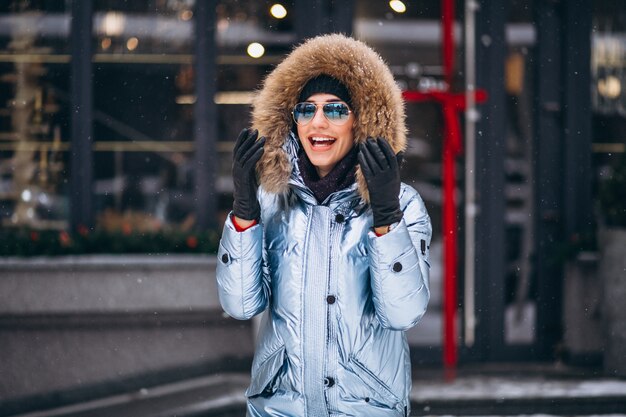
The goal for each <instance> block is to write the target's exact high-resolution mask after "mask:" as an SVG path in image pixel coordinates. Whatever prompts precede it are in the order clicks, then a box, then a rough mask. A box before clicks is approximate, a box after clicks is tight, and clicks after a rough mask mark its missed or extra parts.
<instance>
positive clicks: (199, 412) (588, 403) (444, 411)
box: [20, 365, 626, 417]
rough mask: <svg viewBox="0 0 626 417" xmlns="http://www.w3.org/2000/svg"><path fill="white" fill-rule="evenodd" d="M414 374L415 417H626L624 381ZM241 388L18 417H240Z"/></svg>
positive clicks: (529, 374) (123, 398) (234, 383)
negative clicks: (449, 376)
mask: <svg viewBox="0 0 626 417" xmlns="http://www.w3.org/2000/svg"><path fill="white" fill-rule="evenodd" d="M416 371H417V373H418V377H417V378H416V379H415V380H414V382H413V390H412V392H411V403H412V415H414V416H470V415H473V416H477V415H480V416H505V415H506V416H535V417H546V416H551V415H554V416H557V415H560V416H564V415H567V416H600V415H602V416H613V417H617V416H619V417H626V379H617V378H607V377H601V376H588V375H587V373H585V372H582V371H579V370H574V371H572V370H569V369H565V368H563V369H558V367H557V368H555V367H554V366H548V367H535V368H533V367H532V365H516V366H506V365H504V366H493V365H489V366H487V367H474V368H467V369H462V370H460V371H459V372H458V373H457V375H456V377H455V378H454V379H450V380H447V379H446V378H445V376H444V374H443V372H442V371H441V370H432V369H431V370H425V371H422V370H416ZM247 384H248V375H247V374H220V375H214V376H208V377H204V378H197V379H191V380H187V381H183V382H179V383H175V384H170V385H165V386H160V387H154V388H150V389H142V390H139V391H136V392H130V393H127V394H124V395H118V396H114V397H109V398H103V399H100V400H97V401H92V402H87V403H82V404H77V405H73V406H68V407H63V408H59V409H55V410H47V411H42V412H34V413H28V414H22V415H20V417H112V416H115V417H144V416H145V417H148V416H149V417H173V416H177V417H192V416H194V417H195V416H219V417H234V416H243V415H244V414H245V411H244V409H245V397H244V395H243V392H244V390H245V388H246V386H247Z"/></svg>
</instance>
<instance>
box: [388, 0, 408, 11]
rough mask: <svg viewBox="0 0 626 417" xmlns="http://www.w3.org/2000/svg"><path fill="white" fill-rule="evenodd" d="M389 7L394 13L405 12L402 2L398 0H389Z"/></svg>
mask: <svg viewBox="0 0 626 417" xmlns="http://www.w3.org/2000/svg"><path fill="white" fill-rule="evenodd" d="M389 7H391V9H392V10H393V11H394V12H396V13H404V12H406V6H405V4H404V2H402V1H400V0H391V1H390V2H389Z"/></svg>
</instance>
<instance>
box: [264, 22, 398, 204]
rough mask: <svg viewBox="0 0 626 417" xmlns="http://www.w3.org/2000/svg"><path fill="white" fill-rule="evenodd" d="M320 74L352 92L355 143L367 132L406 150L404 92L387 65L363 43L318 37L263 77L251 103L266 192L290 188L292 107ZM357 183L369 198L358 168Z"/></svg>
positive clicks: (368, 135)
mask: <svg viewBox="0 0 626 417" xmlns="http://www.w3.org/2000/svg"><path fill="white" fill-rule="evenodd" d="M320 74H327V75H330V76H332V77H334V78H336V79H337V80H339V81H341V82H342V83H343V84H344V85H345V86H346V87H347V88H348V90H350V95H351V97H352V110H353V111H354V113H355V115H356V124H355V127H354V139H355V141H356V142H357V143H362V142H364V141H365V139H367V137H370V136H371V137H384V138H385V139H387V140H388V141H389V143H390V144H391V147H392V148H393V150H394V151H395V152H396V153H397V152H399V151H403V150H404V149H405V148H406V126H405V114H404V102H403V100H402V93H401V91H400V88H399V87H398V85H397V84H396V82H395V80H394V78H393V75H392V74H391V71H390V70H389V67H388V66H387V64H385V62H384V61H383V59H382V58H381V57H380V56H379V55H378V54H377V53H376V52H374V51H373V50H372V49H371V48H370V47H369V46H367V45H366V44H364V43H363V42H361V41H357V40H355V39H352V38H349V37H346V36H344V35H338V34H333V35H322V36H318V37H315V38H312V39H310V40H308V41H306V42H304V43H303V44H301V45H300V46H298V47H297V48H296V49H294V50H293V51H292V52H291V53H290V54H289V55H288V56H287V57H286V58H285V60H284V61H282V62H281V63H280V64H279V65H278V66H277V67H276V68H275V69H274V70H273V71H272V72H271V73H270V74H269V75H268V76H267V78H266V79H265V81H264V83H263V85H262V88H261V90H260V91H259V92H258V94H257V95H256V96H255V99H254V101H253V103H252V105H253V111H252V124H253V127H254V128H255V129H258V130H259V136H265V137H266V143H265V152H264V155H263V157H262V159H261V160H260V161H259V163H258V165H257V171H258V173H259V182H260V183H261V185H262V186H263V188H264V189H265V190H266V191H267V192H270V193H285V192H286V191H287V190H288V184H289V178H290V175H291V172H292V169H293V167H292V162H291V158H290V157H289V155H287V154H286V152H285V150H284V149H283V145H284V144H285V140H286V139H287V137H288V135H289V133H290V131H291V128H292V125H293V119H292V116H291V111H292V109H293V106H295V104H296V103H297V101H298V96H299V95H300V91H301V90H302V88H303V87H304V85H305V84H306V82H307V81H308V80H310V79H311V78H314V77H316V76H318V75H320ZM357 184H358V189H359V192H360V194H361V196H362V197H363V198H364V199H365V200H366V201H368V200H369V194H368V192H367V185H366V183H365V180H364V178H363V175H362V174H361V168H360V167H357Z"/></svg>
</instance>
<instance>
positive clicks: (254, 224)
mask: <svg viewBox="0 0 626 417" xmlns="http://www.w3.org/2000/svg"><path fill="white" fill-rule="evenodd" d="M230 220H231V221H232V222H233V226H235V230H236V231H238V232H243V231H245V230H248V229H249V228H251V227H252V226H256V225H257V224H259V222H258V221H256V220H253V223H252V224H251V225H250V226H248V227H241V226H239V224H237V221H236V220H235V216H232V215H231V216H230Z"/></svg>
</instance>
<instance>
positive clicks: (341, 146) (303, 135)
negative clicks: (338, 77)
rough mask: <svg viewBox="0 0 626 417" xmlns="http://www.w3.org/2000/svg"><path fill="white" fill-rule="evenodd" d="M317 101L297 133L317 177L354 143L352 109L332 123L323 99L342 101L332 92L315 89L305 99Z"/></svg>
mask: <svg viewBox="0 0 626 417" xmlns="http://www.w3.org/2000/svg"><path fill="white" fill-rule="evenodd" d="M306 101H307V102H311V103H315V104H317V105H318V107H317V111H316V112H315V116H313V119H312V120H311V121H310V122H309V123H307V124H305V125H297V129H298V137H299V138H300V142H301V143H302V147H303V148H304V151H305V152H306V155H307V156H308V157H309V160H310V161H311V163H312V164H313V166H315V168H316V169H317V173H318V175H319V176H320V178H322V177H325V176H326V175H327V174H328V173H329V172H330V171H331V170H332V169H333V168H334V167H335V165H337V163H338V162H339V161H341V160H342V159H343V157H344V156H346V155H347V154H348V152H350V149H352V147H353V146H354V135H353V133H352V128H353V126H354V120H355V117H354V113H352V112H351V113H350V116H349V117H348V120H347V121H346V122H345V123H344V124H342V125H336V124H333V123H331V122H330V121H329V120H328V119H327V118H326V116H324V112H323V111H322V106H321V105H323V104H324V103H332V102H337V101H341V100H340V99H339V97H337V96H335V95H333V94H325V93H318V94H313V95H312V96H310V97H309V98H307V99H306Z"/></svg>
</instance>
